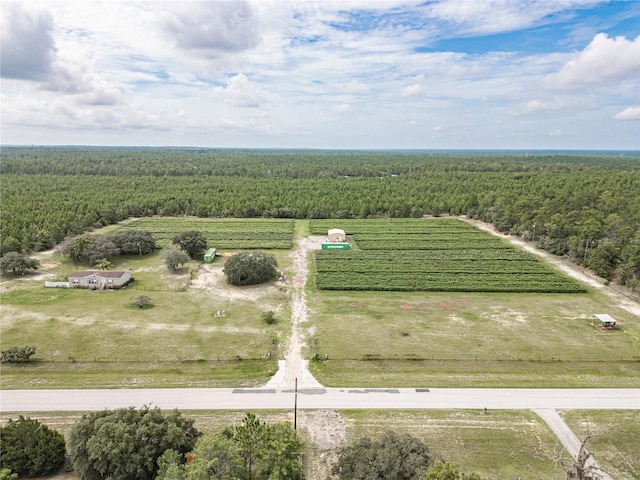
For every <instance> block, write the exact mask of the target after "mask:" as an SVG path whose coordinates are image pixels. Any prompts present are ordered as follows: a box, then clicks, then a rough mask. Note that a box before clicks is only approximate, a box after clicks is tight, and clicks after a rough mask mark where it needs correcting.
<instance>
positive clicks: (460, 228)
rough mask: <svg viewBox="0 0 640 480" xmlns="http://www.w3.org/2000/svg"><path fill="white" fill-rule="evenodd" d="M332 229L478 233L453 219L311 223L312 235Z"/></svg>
mask: <svg viewBox="0 0 640 480" xmlns="http://www.w3.org/2000/svg"><path fill="white" fill-rule="evenodd" d="M331 228H340V229H342V230H344V231H345V233H346V234H347V235H354V234H358V233H372V234H381V233H383V232H385V233H396V234H408V233H429V232H434V233H435V232H441V233H445V232H447V233H462V232H465V231H466V232H478V230H477V229H476V228H475V227H474V226H473V225H471V224H468V223H466V222H463V221H462V220H457V219H452V218H437V219H423V218H384V219H346V220H341V219H337V220H336V219H314V220H310V222H309V230H310V232H311V234H312V235H326V234H327V231H328V230H329V229H331Z"/></svg>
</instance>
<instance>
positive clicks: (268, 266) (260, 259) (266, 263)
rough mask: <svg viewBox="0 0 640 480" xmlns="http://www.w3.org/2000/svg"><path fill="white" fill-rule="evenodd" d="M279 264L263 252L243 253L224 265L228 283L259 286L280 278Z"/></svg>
mask: <svg viewBox="0 0 640 480" xmlns="http://www.w3.org/2000/svg"><path fill="white" fill-rule="evenodd" d="M277 266H278V262H277V261H276V259H275V258H274V257H273V256H272V255H267V254H265V253H262V252H243V253H239V254H237V255H234V256H233V257H231V258H230V259H229V260H227V263H225V265H224V274H225V276H226V277H227V282H229V283H230V284H232V285H257V284H259V283H264V282H267V281H269V280H273V279H274V278H276V277H277V276H278V270H277V269H276V267H277Z"/></svg>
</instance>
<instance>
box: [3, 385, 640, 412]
mask: <svg viewBox="0 0 640 480" xmlns="http://www.w3.org/2000/svg"><path fill="white" fill-rule="evenodd" d="M143 405H150V406H157V407H160V408H162V409H173V408H178V409H180V410H222V409H224V410H226V409H233V410H260V409H292V408H293V405H294V392H293V390H291V389H282V390H279V389H268V388H255V389H250V388H248V389H230V388H212V389H206V388H192V389H173V388H167V389H131V390H121V389H119V390H5V391H2V392H0V410H2V412H46V411H92V410H103V409H105V408H109V409H113V408H119V407H129V406H133V407H141V406H143ZM485 407H486V408H488V409H500V410H502V409H507V410H518V409H526V410H536V409H640V389H494V388H487V389H475V388H467V389H459V388H432V389H415V388H400V389H394V388H390V389H385V388H373V389H365V388H326V389H325V388H318V389H300V390H299V392H298V408H300V409H351V408H354V409H451V408H460V409H479V410H481V409H484V408H485Z"/></svg>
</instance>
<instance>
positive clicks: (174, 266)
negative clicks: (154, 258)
mask: <svg viewBox="0 0 640 480" xmlns="http://www.w3.org/2000/svg"><path fill="white" fill-rule="evenodd" d="M188 261H189V255H187V254H186V253H185V252H183V251H182V250H181V249H180V248H178V247H175V246H174V247H168V248H166V249H165V250H164V262H165V263H166V265H167V268H169V270H173V271H174V272H175V271H176V270H178V268H179V267H181V266H182V265H184V264H185V263H187V262H188Z"/></svg>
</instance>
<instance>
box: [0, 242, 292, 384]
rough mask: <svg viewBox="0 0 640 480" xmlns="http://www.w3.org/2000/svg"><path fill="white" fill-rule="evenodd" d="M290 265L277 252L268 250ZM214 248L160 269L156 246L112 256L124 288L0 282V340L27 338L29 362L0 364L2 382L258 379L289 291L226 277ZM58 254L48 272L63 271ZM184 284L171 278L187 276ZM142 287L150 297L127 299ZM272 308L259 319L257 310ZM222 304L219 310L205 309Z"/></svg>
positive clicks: (282, 335) (267, 366)
mask: <svg viewBox="0 0 640 480" xmlns="http://www.w3.org/2000/svg"><path fill="white" fill-rule="evenodd" d="M277 255H278V257H279V260H280V267H281V268H283V269H285V270H286V269H287V268H289V267H290V264H291V262H290V260H289V259H288V257H287V253H286V252H285V253H281V254H277ZM223 265H224V258H219V259H217V260H216V262H215V263H214V264H211V265H207V266H206V267H204V269H203V270H201V271H200V272H199V273H198V275H197V277H196V279H194V281H193V282H190V280H189V274H188V271H189V268H188V267H185V268H183V269H181V270H180V271H179V272H176V273H173V272H170V271H169V270H168V269H167V268H166V266H164V265H163V262H162V259H161V256H160V254H154V255H150V256H143V257H142V258H141V259H140V258H139V257H130V258H123V259H120V260H119V262H118V264H117V265H116V268H129V269H132V270H133V277H134V278H135V282H134V283H133V284H132V285H131V286H130V287H129V288H127V289H123V290H115V291H92V290H86V289H70V290H69V289H50V288H45V287H44V284H43V283H44V282H42V281H33V282H27V281H22V280H17V279H16V280H15V281H13V282H8V283H4V284H3V292H2V310H3V311H2V345H3V348H5V346H13V345H26V344H33V345H36V347H37V349H38V351H37V354H36V357H37V359H38V360H40V361H39V362H36V363H32V364H29V365H9V364H5V365H3V375H2V379H1V385H2V388H29V387H31V388H72V387H74V386H79V387H84V388H89V387H100V386H107V387H121V386H141V387H142V386H160V387H161V386H187V385H192V386H237V385H239V384H245V385H246V384H251V385H255V384H261V383H264V382H266V381H267V380H268V378H269V375H270V372H271V373H273V372H275V370H276V369H277V359H278V357H279V356H280V355H281V351H282V349H283V348H284V345H286V337H287V335H288V332H289V329H290V312H289V295H288V293H287V292H286V291H285V290H283V289H281V288H280V287H279V286H278V285H277V283H275V282H273V283H271V284H267V285H261V286H256V287H232V286H229V285H227V284H226V282H225V281H224V279H223V275H222V268H223ZM72 270H73V266H72V265H69V264H67V263H66V262H63V263H62V264H60V265H57V266H55V267H54V268H52V271H54V272H55V273H56V274H57V275H59V276H63V275H64V274H63V273H62V272H64V271H72ZM189 283H191V285H190V286H188V288H187V290H186V291H181V288H182V287H183V286H185V285H188V284H189ZM136 295H146V296H148V297H150V298H151V300H152V301H153V307H152V308H149V309H139V308H135V307H132V306H131V304H130V303H131V298H132V297H134V296H136ZM266 310H273V311H275V312H276V318H278V319H279V321H278V322H277V323H276V324H275V325H266V324H264V322H262V320H261V315H262V313H263V312H264V311H266ZM218 311H224V312H225V316H224V317H216V316H215V313H216V312H218Z"/></svg>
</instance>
